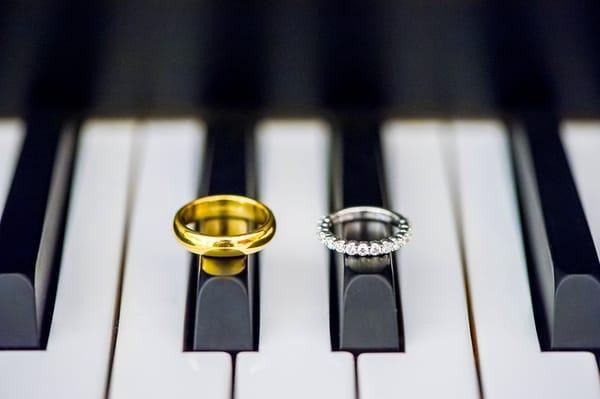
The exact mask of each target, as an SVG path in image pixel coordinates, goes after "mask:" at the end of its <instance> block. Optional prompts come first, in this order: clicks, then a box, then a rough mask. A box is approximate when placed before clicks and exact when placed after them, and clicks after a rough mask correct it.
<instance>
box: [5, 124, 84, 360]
mask: <svg viewBox="0 0 600 399" xmlns="http://www.w3.org/2000/svg"><path fill="white" fill-rule="evenodd" d="M27 122H28V123H27V133H26V136H25V140H24V142H23V147H22V150H21V155H20V158H19V161H18V163H17V166H16V169H15V174H14V177H13V182H12V185H11V188H10V191H9V194H8V198H7V200H6V205H5V208H4V212H3V214H2V219H1V220H0V347H1V348H5V349H14V348H43V347H44V346H45V341H46V339H47V335H48V332H49V328H50V320H51V315H52V309H53V306H54V297H55V289H56V283H57V273H58V264H59V262H60V256H61V252H62V239H63V235H64V224H65V215H66V208H67V204H66V203H67V201H68V190H69V186H70V179H71V174H72V169H73V158H74V157H73V155H74V148H75V141H76V132H75V128H74V127H73V126H67V127H64V125H63V123H62V121H61V119H59V118H58V117H54V116H36V117H33V118H31V119H30V120H28V121H27Z"/></svg>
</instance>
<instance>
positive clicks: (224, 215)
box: [181, 199, 268, 237]
mask: <svg viewBox="0 0 600 399" xmlns="http://www.w3.org/2000/svg"><path fill="white" fill-rule="evenodd" d="M181 217H182V221H183V222H184V224H185V225H186V226H187V227H188V228H192V227H191V226H190V225H192V224H196V228H195V229H193V230H195V231H197V232H199V233H201V234H205V235H208V236H213V237H219V236H238V235H243V234H246V233H248V232H250V231H252V230H254V229H256V228H260V227H261V226H262V225H264V224H265V223H266V221H267V219H268V212H267V210H266V209H263V208H261V207H259V206H257V205H255V204H253V203H251V202H239V201H234V200H228V199H219V200H213V201H206V202H200V203H196V204H193V205H191V206H189V207H188V208H186V209H185V210H184V211H183V212H182V215H181Z"/></svg>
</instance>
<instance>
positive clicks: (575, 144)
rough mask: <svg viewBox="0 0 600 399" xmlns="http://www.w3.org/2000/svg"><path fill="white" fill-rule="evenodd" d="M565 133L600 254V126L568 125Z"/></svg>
mask: <svg viewBox="0 0 600 399" xmlns="http://www.w3.org/2000/svg"><path fill="white" fill-rule="evenodd" d="M561 131H562V138H563V143H564V145H565V150H566V151H567V156H568V158H569V164H570V166H571V170H572V172H573V175H574V178H575V184H577V191H578V192H579V198H580V199H581V202H582V205H583V209H584V212H585V216H586V218H587V221H588V225H589V227H590V230H591V232H592V237H593V238H594V244H595V245H596V252H598V253H599V254H600V179H599V178H598V172H599V171H600V156H599V154H600V122H599V121H595V122H566V123H564V124H563V125H562V128H561Z"/></svg>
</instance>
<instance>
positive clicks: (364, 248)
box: [357, 242, 369, 256]
mask: <svg viewBox="0 0 600 399" xmlns="http://www.w3.org/2000/svg"><path fill="white" fill-rule="evenodd" d="M357 252H358V254H359V255H360V256H367V255H368V254H369V244H367V243H366V242H361V243H360V244H358V248H357Z"/></svg>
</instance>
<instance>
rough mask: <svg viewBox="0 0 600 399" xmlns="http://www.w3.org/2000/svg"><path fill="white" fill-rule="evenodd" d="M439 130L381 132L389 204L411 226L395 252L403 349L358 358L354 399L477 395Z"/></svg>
mask: <svg viewBox="0 0 600 399" xmlns="http://www.w3.org/2000/svg"><path fill="white" fill-rule="evenodd" d="M442 130H443V126H442V125H440V124H438V123H435V122H425V121H424V122H414V123H413V122H406V123H405V122H391V123H389V124H387V125H386V126H385V128H384V131H383V137H382V145H383V151H384V157H385V161H386V162H385V167H386V172H387V177H388V189H389V194H390V197H391V198H390V200H391V204H392V208H393V209H394V210H397V211H399V212H401V213H402V214H404V215H406V216H407V217H408V218H409V220H410V221H411V224H412V227H413V232H414V233H413V239H412V240H411V242H410V243H409V244H408V245H407V246H406V248H404V249H402V250H401V251H400V254H399V255H398V259H399V279H400V287H401V288H400V292H401V299H402V311H403V318H404V338H405V352H404V353H373V354H362V355H360V356H359V358H358V387H359V396H360V398H361V399H371V398H372V399H382V398H402V397H406V398H414V397H418V398H461V399H466V398H476V397H479V387H478V379H477V372H476V367H475V360H474V354H473V347H472V345H471V339H470V332H469V322H468V309H467V299H466V295H465V287H464V279H463V270H462V265H461V256H460V250H459V244H458V237H457V232H456V224H455V220H454V218H453V209H452V203H451V194H450V187H449V182H448V179H447V174H446V172H447V171H446V166H445V165H444V162H443V157H442V152H443V145H442V144H443V143H442V139H441V137H442V136H443V134H445V133H447V132H444V131H442Z"/></svg>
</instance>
